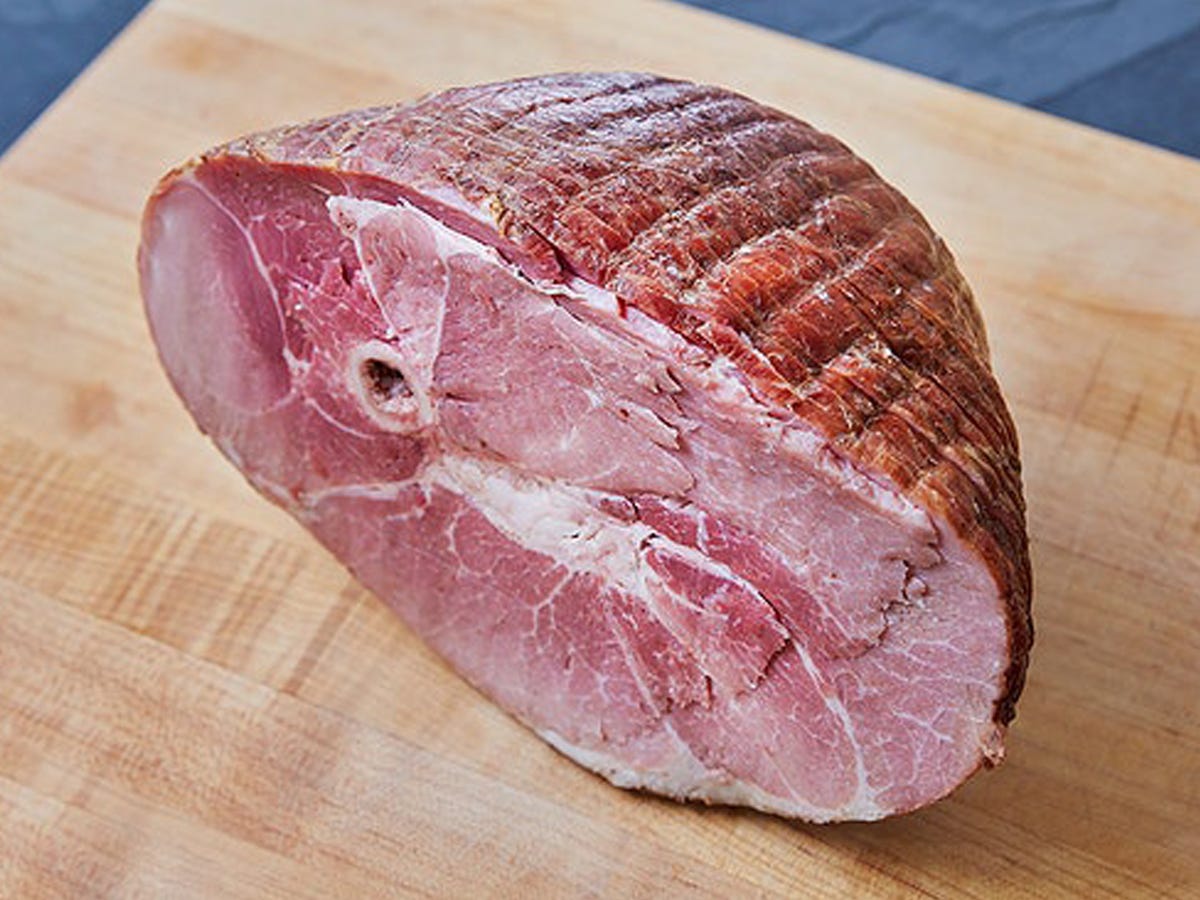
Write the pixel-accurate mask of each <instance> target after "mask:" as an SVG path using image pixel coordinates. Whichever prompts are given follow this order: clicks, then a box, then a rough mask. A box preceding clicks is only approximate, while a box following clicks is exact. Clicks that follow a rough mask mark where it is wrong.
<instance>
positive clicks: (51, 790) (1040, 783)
mask: <svg viewBox="0 0 1200 900" xmlns="http://www.w3.org/2000/svg"><path fill="white" fill-rule="evenodd" d="M585 67H604V68H617V67H621V68H625V67H639V68H649V69H654V70H659V71H662V72H664V73H668V74H673V75H681V76H686V77H689V78H693V79H698V80H706V81H715V82H720V83H724V84H727V85H730V86H732V87H735V88H738V89H741V90H744V91H746V92H748V93H750V94H752V95H753V96H755V97H758V98H760V99H762V100H765V101H768V102H771V103H774V104H776V105H779V106H782V107H783V108H785V109H787V110H790V111H792V112H795V113H796V114H798V115H800V116H801V117H803V118H806V119H808V120H810V121H812V122H814V123H816V124H817V125H819V126H821V127H824V128H826V129H829V130H831V131H833V132H835V133H836V134H838V135H839V136H841V137H843V138H844V139H846V140H847V141H849V142H850V143H851V145H852V146H854V147H855V148H856V149H858V150H859V151H860V152H861V153H863V154H864V155H865V156H866V157H867V158H868V159H870V160H872V161H873V162H874V163H875V164H877V166H878V167H879V168H880V170H881V171H882V172H883V173H884V175H885V176H886V177H888V178H890V179H892V180H893V181H895V182H896V183H897V184H898V185H899V186H900V187H902V188H903V189H904V190H905V191H906V192H907V193H908V194H909V195H910V196H911V197H912V199H913V200H914V201H916V203H917V204H918V205H919V206H920V207H921V208H922V209H923V210H924V211H925V212H926V213H927V214H928V216H929V217H930V219H931V220H932V221H933V222H934V224H935V226H936V227H937V228H938V229H939V230H940V231H941V232H942V233H943V234H944V235H945V237H946V238H947V240H948V241H949V242H950V244H951V246H952V247H954V248H955V249H956V251H957V252H958V254H959V256H960V258H961V261H962V265H963V268H964V270H965V271H966V273H967V275H968V277H969V278H970V279H971V280H972V282H973V283H974V285H975V287H976V289H977V293H978V296H979V300H980V303H981V305H982V307H983V309H984V313H985V315H986V318H987V321H988V324H989V327H990V332H991V339H992V344H993V349H994V355H995V364H996V369H997V372H998V375H999V377H1000V380H1001V382H1002V383H1003V385H1004V386H1005V388H1006V391H1007V394H1008V397H1009V398H1010V400H1011V402H1012V405H1013V408H1014V412H1015V415H1016V419H1017V422H1018V424H1019V427H1020V431H1021V435H1022V439H1023V445H1024V458H1025V464H1026V475H1027V486H1028V495H1029V512H1030V527H1031V533H1032V537H1033V555H1034V564H1035V575H1036V600H1035V612H1036V620H1037V628H1038V640H1037V645H1036V648H1035V654H1034V658H1033V665H1032V668H1031V670H1030V676H1029V684H1028V688H1027V690H1026V695H1025V698H1024V700H1023V701H1022V703H1021V706H1020V713H1019V716H1018V719H1017V721H1016V724H1015V727H1014V728H1013V730H1012V733H1011V741H1010V759H1009V761H1008V762H1007V763H1006V764H1005V765H1004V766H1003V767H1002V768H1000V769H999V770H997V771H994V772H990V773H985V774H983V775H981V776H980V777H977V778H975V779H974V780H972V781H971V782H970V783H969V784H968V785H967V786H966V787H964V788H963V789H962V790H960V791H959V792H958V793H957V794H955V795H954V796H953V797H951V798H950V799H949V800H947V801H945V802H943V803H940V804H938V805H937V806H935V807H933V808H931V809H928V810H926V811H923V812H920V813H918V814H915V815H911V816H907V817H904V818H901V819H898V820H893V821H888V822H884V823H881V824H874V825H846V826H836V827H813V826H805V825H797V824H793V823H789V822H785V821H781V820H776V819H772V818H770V817H766V816H762V815H758V814H755V813H750V812H745V811H734V810H726V809H704V808H699V807H684V806H677V805H675V804H672V803H669V802H665V801H660V800H656V799H653V798H648V797H642V796H636V795H633V794H629V793H624V792H621V791H617V790H615V789H613V788H611V787H608V786H607V785H606V784H605V783H603V782H602V781H600V780H599V779H597V778H595V777H593V776H591V775H589V774H587V773H586V772H584V771H582V770H580V769H578V768H576V767H575V766H573V765H571V764H570V763H568V762H566V761H565V760H563V759H562V758H560V757H558V756H557V755H556V754H555V753H554V752H553V751H552V750H550V749H549V748H548V747H546V746H545V745H543V744H542V743H541V742H540V741H539V740H537V739H536V738H535V737H534V736H533V735H531V734H529V733H527V732H526V731H525V730H524V729H522V728H521V727H519V726H518V725H516V724H515V723H513V722H512V721H510V720H509V719H508V718H507V717H506V716H504V715H503V714H502V713H500V712H498V711H497V710H496V709H495V708H493V707H492V706H491V705H490V704H488V703H487V702H485V701H484V700H483V699H482V698H481V697H479V696H478V695H477V694H475V693H474V692H473V691H472V690H470V689H469V688H468V687H466V686H465V685H464V684H463V683H462V682H460V681H459V680H458V678H456V677H455V676H454V675H453V674H452V673H451V672H450V671H449V670H448V669H447V668H446V667H445V666H444V665H442V664H441V663H440V662H439V661H438V660H437V659H436V658H435V657H434V656H433V655H432V654H431V653H429V652H428V651H427V650H425V649H424V648H423V647H422V645H421V644H420V643H419V642H418V641H417V640H416V639H415V638H414V637H413V635H412V634H411V633H409V632H408V630H407V629H406V628H405V627H404V626H403V625H402V624H401V623H400V622H399V621H397V620H396V619H395V617H393V616H392V615H391V614H390V613H388V612H387V611H385V610H384V609H383V608H382V606H381V605H380V604H379V603H378V602H377V601H375V600H374V599H372V597H371V596H369V595H368V594H366V593H365V592H364V591H363V590H362V589H361V588H359V587H358V586H357V585H356V584H355V583H354V582H353V581H352V580H351V579H350V578H349V577H348V576H347V574H346V573H345V572H344V571H343V570H342V569H341V568H340V567H339V566H338V565H337V564H336V563H335V562H334V561H333V560H332V559H331V558H329V556H328V555H326V554H325V553H324V552H323V551H322V550H320V549H319V548H318V547H317V545H316V544H315V543H314V542H313V541H312V540H310V539H309V538H308V537H307V536H306V535H305V534H304V533H303V532H302V531H301V529H300V528H299V527H298V526H296V525H295V524H293V523H292V522H291V521H290V520H289V519H288V518H287V517H286V516H285V515H284V514H283V513H281V512H279V511H277V510H275V509H274V508H272V507H271V506H269V505H268V504H266V503H265V502H264V501H262V500H261V499H259V498H258V497H256V496H255V495H254V494H253V493H252V492H251V490H250V489H249V488H248V487H246V486H245V484H243V482H242V480H241V479H240V477H239V476H238V475H237V473H236V472H234V470H233V469H232V468H230V467H229V466H228V465H226V464H225V463H224V461H223V460H221V459H220V458H219V456H218V454H217V453H216V451H215V450H213V449H212V448H211V447H210V446H209V445H208V443H207V442H206V441H205V440H204V439H203V438H202V437H201V436H200V435H199V434H198V433H197V432H196V430H195V429H194V428H193V426H192V425H191V423H190V421H189V419H188V418H187V416H186V414H185V413H184V411H183V410H182V408H181V407H180V405H179V403H178V402H177V401H176V399H175V397H174V396H173V395H172V394H171V392H170V390H169V389H168V387H167V383H166V381H165V379H164V377H163V376H162V375H161V373H160V371H159V369H158V366H157V363H156V360H155V357H154V352H153V349H152V347H151V344H150V342H149V339H148V337H147V334H146V329H145V326H144V324H143V321H142V315H141V310H140V304H139V300H138V295H137V286H136V282H135V273H134V265H133V256H134V248H135V244H136V237H137V221H138V215H139V211H140V208H141V204H142V202H143V200H144V198H145V195H146V193H147V192H148V191H149V189H150V187H151V186H152V185H153V183H154V181H155V179H156V178H157V177H158V175H159V174H160V173H162V172H163V171H164V170H165V169H167V168H168V167H170V166H171V165H173V164H174V163H176V162H177V161H180V160H182V159H183V158H185V157H186V156H188V155H190V154H191V153H193V152H195V151H197V150H199V149H201V148H203V147H206V146H208V145H211V144H213V143H216V142H218V141H221V140H224V139H226V138H229V137H232V136H234V135H236V134H238V133H240V132H243V131H247V130H251V129H257V128H260V127H263V126H267V125H271V124H275V123H279V122H284V121H288V120H296V119H304V118H309V117H313V116H316V115H319V114H324V113H329V112H334V111H337V110H340V109H343V108H348V107H354V106H363V105H368V104H373V103H382V102H388V101H392V100H395V99H400V98H409V97H412V96H414V95H416V94H418V93H421V92H424V91H427V90H431V89H435V88H438V87H442V86H447V85H450V84H457V83H468V82H475V81H481V80H489V79H494V78H503V77H508V76H513V75H517V74H523V73H530V72H536V71H548V70H562V69H572V68H585ZM1198 376H1200V163H1197V162H1194V161H1191V160H1188V159H1184V158H1181V157H1177V156H1172V155H1170V154H1168V153H1165V152H1160V151H1155V150H1152V149H1148V148H1146V147H1143V146H1140V145H1137V144H1134V143H1131V142H1129V141H1125V140H1120V139H1117V138H1114V137H1110V136H1105V135H1102V134H1098V133H1095V132H1092V131H1089V130H1086V129H1083V128H1080V127H1077V126H1073V125H1069V124H1065V123H1063V122H1060V121H1057V120H1054V119H1050V118H1048V117H1045V116H1041V115H1038V114H1035V113H1031V112H1028V111H1024V110H1020V109H1016V108H1013V107H1010V106H1007V105H1004V104H1002V103H999V102H995V101H992V100H987V99H983V98H980V97H977V96H973V95H970V94H967V93H965V92H963V91H960V90H956V89H953V88H950V87H946V86H942V85H938V84H934V83H932V82H929V81H926V80H923V79H921V78H918V77H914V76H910V75H905V74H901V73H897V72H894V71H890V70H887V69H884V68H882V67H880V66H876V65H873V64H869V63H866V62H863V61H859V60H854V59H850V58H848V57H845V56H842V55H840V54H837V53H834V52H831V51H827V50H823V49H820V48H816V47H813V46H810V45H807V44H804V43H801V42H799V41H795V40H792V39H789V38H785V37H781V36H778V35H773V34H770V33H767V32H763V31H759V30H756V29H753V28H750V27H747V26H743V25H739V24H735V23H733V22H731V21H727V20H724V19H720V18H716V17H713V16H709V15H706V14H701V13H698V12H695V11H693V10H690V9H687V8H684V7H680V6H675V5H671V4H666V3H642V2H634V0H605V2H603V3H589V4H575V3H569V2H565V0H564V2H551V0H543V2H524V3H522V2H517V0H495V2H484V0H479V2H470V3H451V4H447V3H440V2H410V3H405V4H400V3H395V2H388V0H358V2H354V3H340V4H333V3H327V4H316V3H303V4H301V3H287V2H284V0H186V2H185V0H159V2H157V3H155V4H153V5H152V6H151V8H150V9H149V11H148V12H147V13H146V14H144V15H143V16H142V17H141V18H139V19H138V20H137V21H136V22H135V23H134V24H133V26H132V27H131V28H130V29H129V30H128V31H127V32H126V33H125V34H124V35H123V36H122V37H121V38H120V39H119V40H118V41H117V42H116V44H115V45H114V46H113V47H112V48H111V49H110V50H109V51H108V52H107V53H105V54H104V56H103V57H101V59H100V60H99V61H98V62H97V63H96V64H95V65H94V66H93V67H92V68H91V69H90V70H89V71H88V72H87V73H86V74H85V75H84V76H83V77H82V78H81V79H80V80H79V82H78V83H77V84H76V85H75V86H74V87H73V88H72V89H71V90H70V91H69V92H68V93H67V95H66V96H65V97H64V98H63V99H62V100H61V101H60V102H59V103H58V104H57V105H56V106H55V107H54V108H53V109H51V110H50V112H49V113H47V114H46V115H45V116H44V117H43V119H42V120H41V121H40V122H39V123H38V124H37V125H36V126H35V127H34V129H33V130H32V131H31V132H30V133H29V134H28V135H26V137H25V138H24V139H23V140H22V141H21V142H20V143H19V144H18V145H17V146H16V147H15V148H14V149H13V150H12V151H11V152H10V153H9V154H8V155H7V157H6V158H5V159H4V160H3V162H0V896H5V897H10V896H11V897H25V896H42V895H53V894H63V895H69V896H86V895H102V896H163V897H177V896H185V895H193V896H205V897H212V896H234V897H293V896H314V897H331V896H350V897H365V896H382V895H392V894H408V893H412V894H442V895H457V896H478V895H481V894H485V895H490V894H502V895H525V896H531V897H532V896H538V897H540V896H548V895H558V896H563V895H567V896H570V895H581V894H593V893H594V894H603V895H611V896H626V895H633V896H643V897H652V896H654V897H657V896H660V895H674V894H680V895H686V894H710V895H715V896H743V895H758V894H812V895H828V896H839V895H847V896H883V895H889V896H890V895H895V894H897V893H904V892H908V891H912V892H916V893H929V894H935V895H941V896H954V897H958V896H976V897H987V898H991V897H997V896H1004V895H1017V894H1036V895H1039V896H1053V895H1077V896H1100V895H1103V894H1115V895H1120V896H1125V897H1128V896H1135V895H1139V894H1147V893H1152V892H1166V893H1174V894H1177V895H1179V896H1185V895H1188V894H1191V896H1196V894H1194V893H1191V892H1192V891H1197V890H1200V384H1198V383H1197V382H1198V381H1200V377H1198Z"/></svg>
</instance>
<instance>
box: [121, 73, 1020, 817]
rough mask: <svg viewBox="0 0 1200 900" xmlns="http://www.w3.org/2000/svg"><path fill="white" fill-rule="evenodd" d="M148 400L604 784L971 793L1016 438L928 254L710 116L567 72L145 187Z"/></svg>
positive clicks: (923, 238) (833, 145) (258, 138)
mask: <svg viewBox="0 0 1200 900" xmlns="http://www.w3.org/2000/svg"><path fill="white" fill-rule="evenodd" d="M139 263H140V270H141V284H142V292H143V295H144V298H145V304H146V311H147V315H148V316H149V321H150V326H151V330H152V332H153V335H154V339H155V341H156V343H157V345H158V350H159V353H160V355H161V358H162V362H163V365H164V367H165V368H166V371H167V373H168V375H169V377H170V379H171V382H172V384H173V385H174V387H175V389H176V390H177V391H178V393H179V395H180V396H181V397H182V398H183V401H184V403H185V404H186V406H187V408H188V409H189V411H190V412H191V414H192V415H193V416H194V417H195V420H196V422H197V423H198V425H199V426H200V428H201V429H202V430H203V431H204V432H205V433H207V434H208V435H209V436H210V437H211V438H212V439H213V440H214V441H215V442H216V444H217V446H218V447H219V448H220V449H221V451H222V452H223V453H224V454H225V455H226V456H227V457H228V458H229V459H230V460H231V461H232V462H233V463H234V464H235V465H236V466H237V467H238V468H239V469H240V470H241V471H242V472H243V473H244V474H245V476H246V478H247V479H248V480H249V481H250V483H251V484H252V485H254V487H255V488H257V489H258V490H259V491H260V492H261V493H263V494H264V495H266V496H267V497H269V498H270V499H271V500H273V501H275V502H276V503H278V504H280V505H281V506H283V507H284V508H285V509H286V510H288V511H289V512H290V513H291V514H292V515H294V516H295V517H296V518H297V519H299V520H300V521H301V522H302V523H303V524H304V525H305V526H307V527H308V528H309V529H310V530H311V531H312V533H313V534H314V535H315V536H316V537H317V538H318V539H319V540H320V541H321V542H322V543H323V544H324V545H325V546H326V547H328V548H329V549H330V550H331V551H332V552H333V553H334V554H335V555H336V556H337V557H338V558H339V559H340V560H341V561H342V562H343V563H345V564H346V565H347V566H348V567H349V568H350V570H351V571H352V572H353V573H354V574H355V575H356V576H357V577H358V578H360V579H361V580H362V582H363V583H364V584H366V585H367V586H368V587H370V588H371V589H372V590H373V591H374V592H375V593H376V594H377V595H378V596H379V597H380V598H382V599H383V600H384V601H385V602H386V603H387V604H389V605H390V606H391V607H392V608H393V609H395V610H396V612H398V613H399V614H400V615H401V616H402V617H403V618H404V620H405V621H406V622H407V623H408V624H409V625H410V626H411V627H412V628H413V629H414V630H415V631H416V632H417V633H418V634H420V635H421V636H422V637H423V638H424V640H426V641H427V642H428V643H429V644H430V645H431V646H432V647H434V648H435V649H436V650H437V651H438V653H440V654H441V655H442V656H443V657H444V658H445V659H446V660H448V661H449V662H450V664H451V665H453V666H454V668H455V669H457V670H458V671H459V672H460V673H461V674H462V676H463V677H464V678H466V679H467V680H468V681H470V682H471V684H473V685H474V686H475V687H477V688H478V689H479V690H480V691H481V692H483V693H484V694H486V695H487V696H488V697H490V698H492V699H493V700H494V701H495V702H497V703H499V704H500V705H501V706H503V707H504V709H506V710H508V711H509V712H510V713H511V714H512V715H514V716H515V717H517V718H518V719H519V720H520V721H522V722H523V723H525V724H526V725H528V726H529V727H530V728H531V729H533V730H534V731H536V732H537V733H538V734H539V735H541V736H542V737H543V738H544V739H545V740H546V741H548V742H549V743H550V744H552V745H553V746H554V747H556V748H557V749H558V750H560V751H561V752H562V753H564V754H565V755H567V756H569V757H571V758H572V759H574V760H576V761H577V762H579V763H580V764H582V765H584V766H587V767H588V768H590V769H592V770H594V771H596V772H598V773H600V774H602V775H603V776H604V777H606V778H608V779H609V780H610V781H612V782H613V783H614V784H617V785H620V786H622V787H630V788H644V789H647V790H650V791H655V792H658V793H662V794H666V795H669V796H671V797H676V798H681V799H685V798H686V799H697V800H703V801H707V802H714V803H730V804H744V805H748V806H753V807H756V808H758V809H761V810H766V811H769V812H773V813H779V814H782V815H786V816H795V817H801V818H804V819H809V820H813V821H831V820H840V819H877V818H880V817H883V816H886V815H889V814H892V813H897V812H903V811H907V810H912V809H915V808H917V807H920V806H922V805H924V804H927V803H929V802H931V801H933V800H935V799H937V798H939V797H942V796H943V795H945V794H946V793H948V792H949V791H951V790H952V789H953V788H954V787H955V786H956V785H958V784H959V783H961V782H962V781H963V780H964V779H965V778H966V777H967V776H968V775H970V774H971V773H972V772H973V771H975V770H976V769H977V768H979V767H980V765H981V764H990V763H995V762H997V761H998V760H999V759H1000V758H1001V756H1002V753H1003V736H1004V730H1005V726H1006V725H1007V723H1008V722H1009V721H1010V720H1011V718H1012V716H1013V708H1014V704H1015V702H1016V699H1017V696H1018V694H1019V693H1020V690H1021V685H1022V682H1023V678H1024V672H1025V665H1026V660H1027V656H1028V650H1029V646H1030V642H1031V636H1032V630H1031V624H1030V617H1029V601H1030V573H1029V562H1028V553H1027V540H1026V535H1025V522H1024V503H1023V499H1022V491H1021V480H1020V464H1019V461H1018V454H1017V436H1016V433H1015V431H1014V428H1013V424H1012V421H1011V419H1010V417H1009V414H1008V412H1007V410H1006V408H1005V405H1004V401H1003V399H1002V398H1001V395H1000V392H999V390H998V388H997V385H996V381H995V379H994V378H993V375H992V372H991V369H990V366H989V362H988V351H987V345H986V339H985V336H984V329H983V325H982V322H981V320H980V316H979V313H978V311H977V309H976V307H975V305H974V303H973V301H972V298H971V294H970V291H969V289H968V287H967V285H966V283H965V282H964V280H963V278H962V277H961V275H960V274H959V272H958V270H957V269H956V267H955V264H954V262H953V259H952V258H951V255H950V253H949V251H948V250H947V249H946V247H945V245H944V244H943V243H942V242H941V241H940V240H939V239H938V238H937V237H936V236H935V235H934V233H933V232H932V231H931V230H930V227H929V226H928V224H927V223H926V222H925V221H924V219H923V218H922V217H921V216H920V215H919V214H918V213H917V212H916V211H915V210H914V209H913V207H912V206H911V205H910V204H909V203H908V202H907V201H906V200H905V199H904V198H903V197H902V196H901V195H900V194H899V193H898V192H897V191H896V190H895V189H894V188H892V187H890V186H889V185H888V184H886V183H885V182H884V181H882V180H881V179H880V178H879V176H878V175H876V174H875V172H874V171H873V170H872V169H871V168H870V167H869V166H868V165H867V164H866V163H864V162H863V161H862V160H860V159H858V158H857V157H856V156H854V154H852V153H851V152H850V151H849V150H848V149H847V148H846V147H845V146H844V145H842V144H841V143H839V142H838V141H836V140H834V139H833V138H831V137H829V136H828V135H825V134H822V133H821V132H819V131H816V130H814V129H813V128H812V127H810V126H808V125H806V124H804V123H802V122H800V121H798V120H796V119H794V118H792V117H791V116H788V115H786V114H784V113H782V112H779V111H777V110H773V109H770V108H767V107H765V106H762V105H760V104H758V103H755V102H754V101H752V100H749V99H747V98H745V97H743V96H740V95H738V94H735V93H731V92H730V91H727V90H724V89H721V88H717V87H705V86H698V85H694V84H689V83H685V82H679V81H672V80H668V79H664V78H660V77H655V76H652V75H642V74H626V73H619V74H569V75H556V76H548V77H540V78H530V79H523V80H519V81H510V82H504V83H500V84H490V85H484V86H479V87H471V88H462V89H455V90H449V91H445V92H443V93H439V94H435V95H433V96H430V97H427V98H425V99H423V100H420V101H418V102H416V103H413V104H409V105H402V106H394V107H386V108H379V109H371V110H365V111H360V112H352V113H348V114H346V115H341V116H335V117H333V118H329V119H325V120H322V121H318V122H313V123H310V124H306V125H301V126H297V127H289V128H282V129H278V130H275V131H269V132H265V133H262V134H258V135H254V136H251V137H248V138H244V139H241V140H238V141H235V142H233V143H231V144H228V145H226V146H223V147H220V148H218V149H215V150H212V151H210V152H208V153H206V154H204V155H203V156H201V157H200V158H198V159H195V160H193V161H191V162H189V163H188V164H186V165H185V166H183V167H182V168H179V169H177V170H175V171H173V172H171V173H170V174H168V175H167V176H166V177H165V178H164V179H163V180H162V182H161V183H160V184H159V186H158V188H157V190H156V191H155V192H154V195H153V196H152V197H151V199H150V202H149V204H148V206H147V208H146V213H145V219H144V225H143V240H142V245H141V250H140V254H139Z"/></svg>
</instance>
